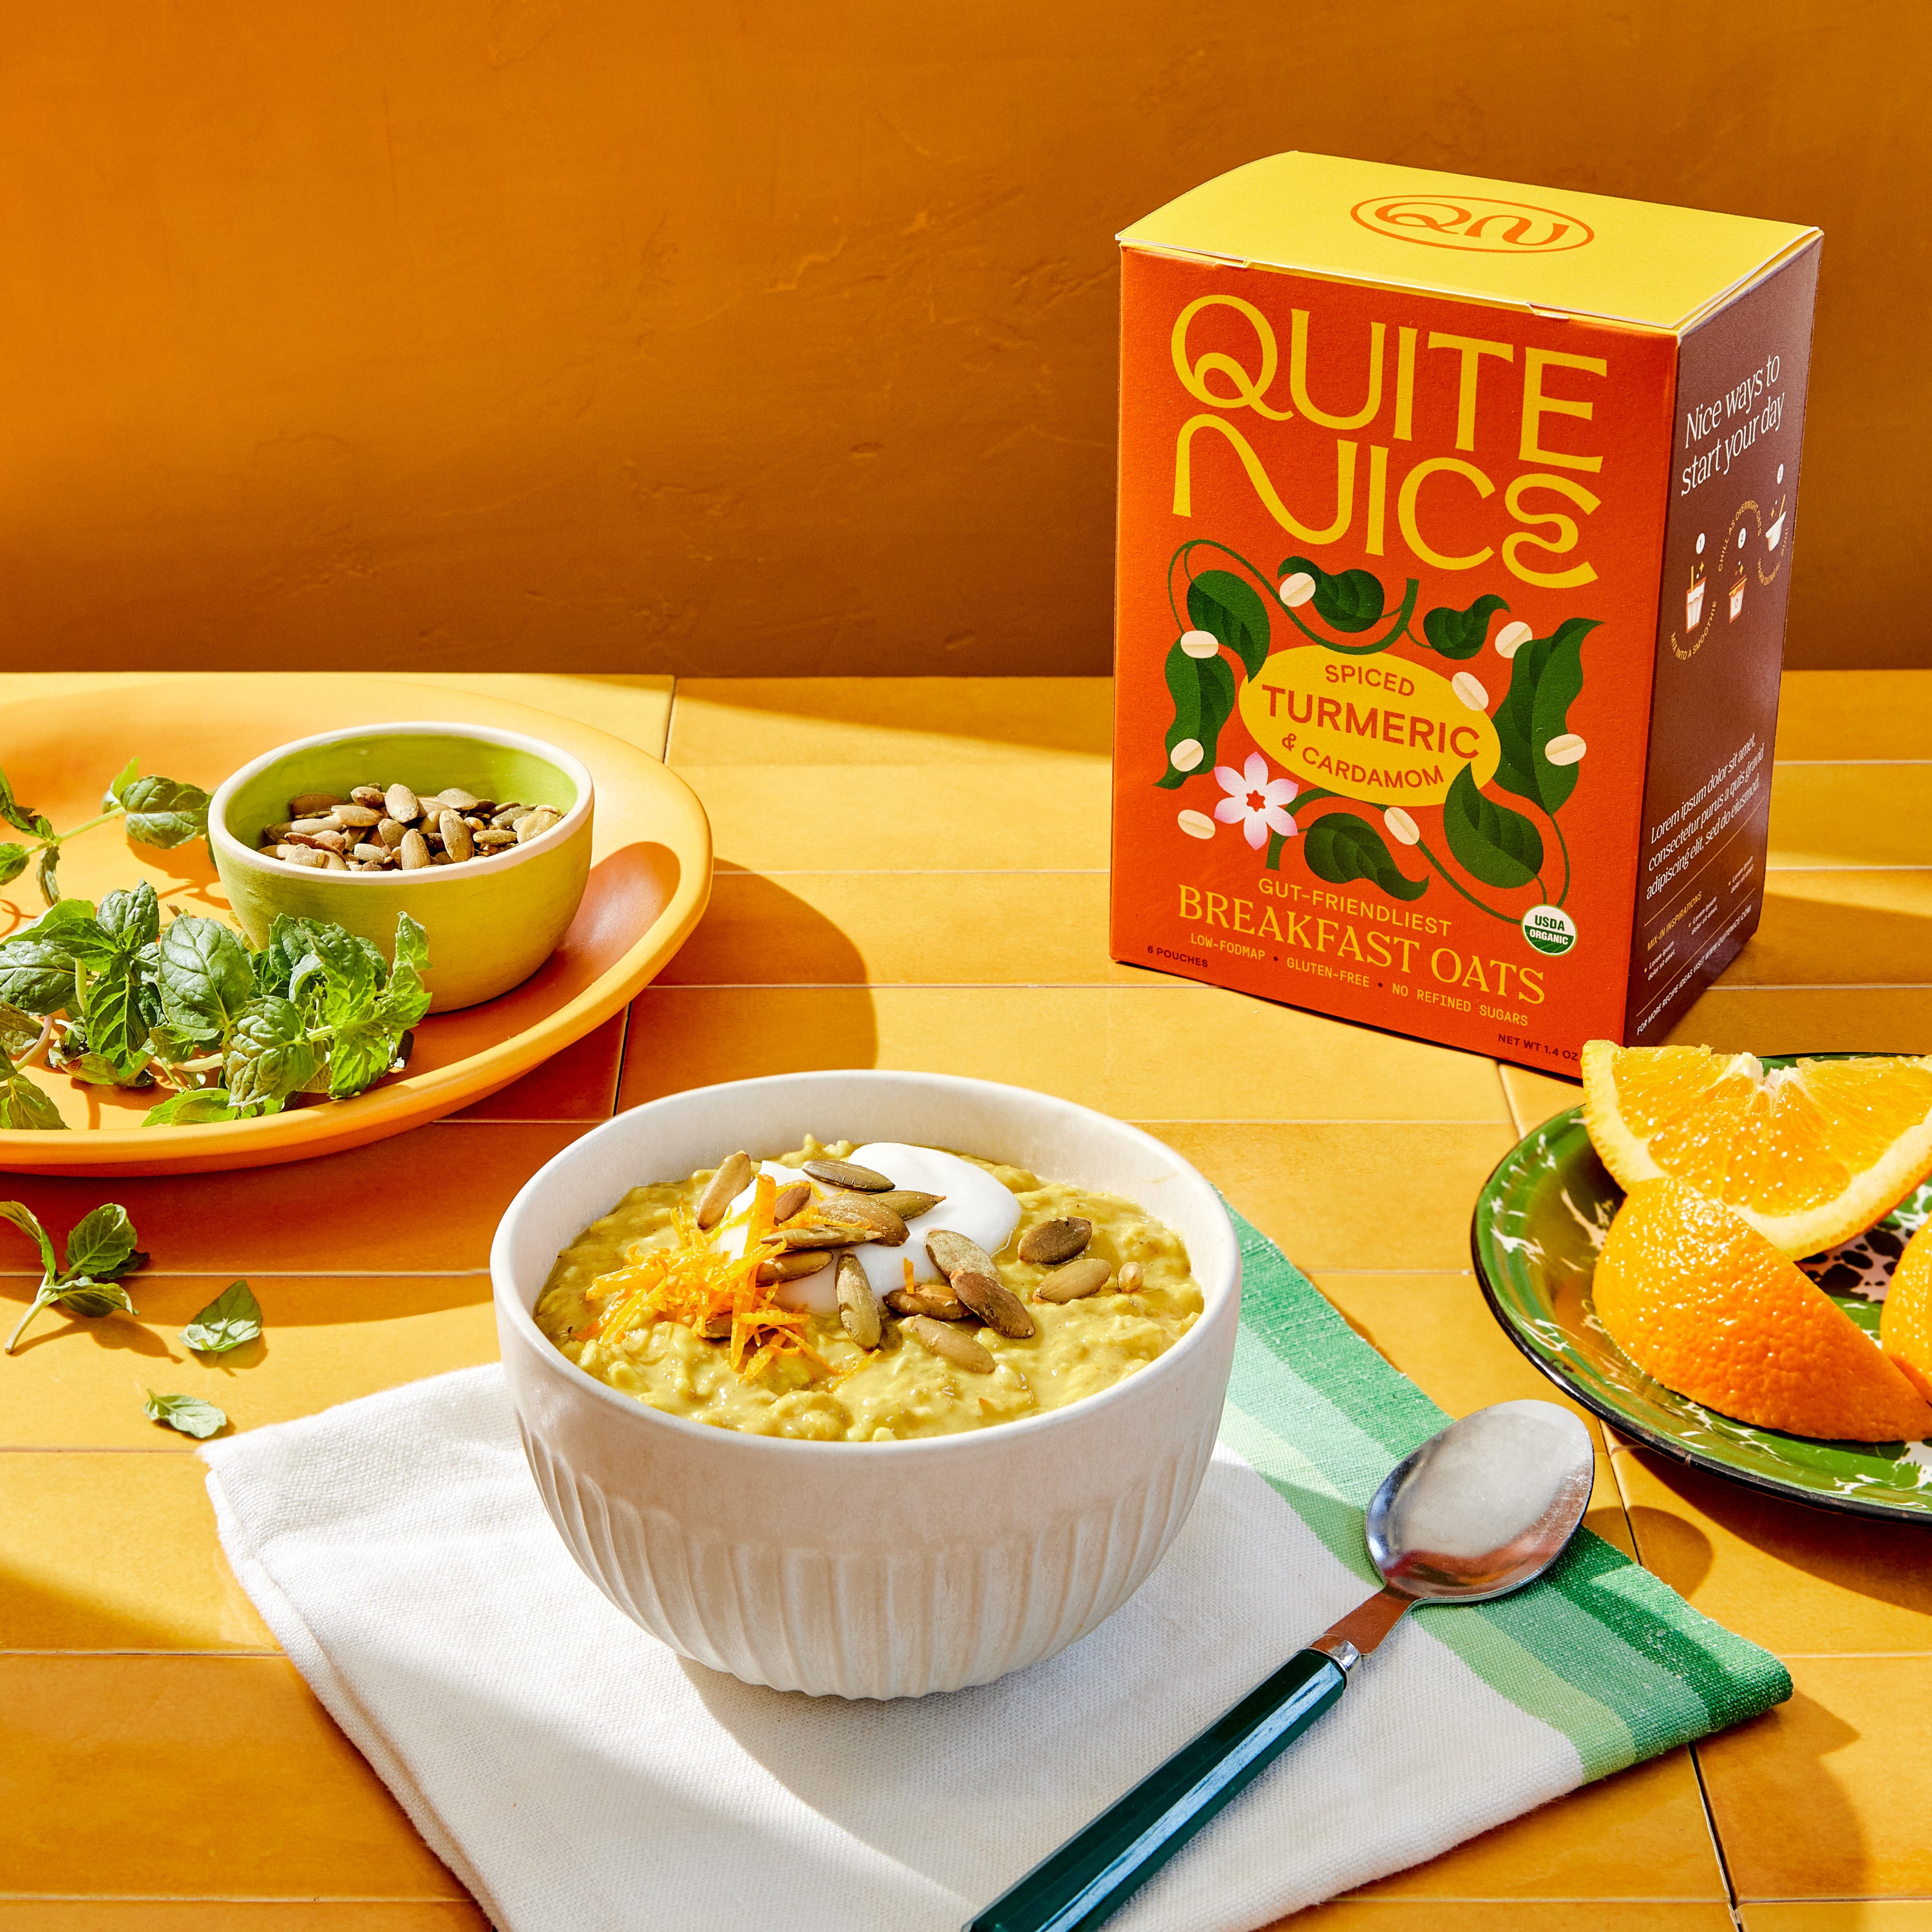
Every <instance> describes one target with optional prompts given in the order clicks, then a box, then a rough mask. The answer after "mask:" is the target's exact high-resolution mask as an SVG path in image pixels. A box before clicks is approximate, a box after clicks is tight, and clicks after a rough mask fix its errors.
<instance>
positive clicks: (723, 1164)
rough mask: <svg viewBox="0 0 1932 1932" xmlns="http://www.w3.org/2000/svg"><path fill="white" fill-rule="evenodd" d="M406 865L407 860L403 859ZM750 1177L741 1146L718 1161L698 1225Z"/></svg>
mask: <svg viewBox="0 0 1932 1932" xmlns="http://www.w3.org/2000/svg"><path fill="white" fill-rule="evenodd" d="M403 863H404V865H407V864H408V863H409V861H408V860H407V859H404V861H403ZM750 1179H751V1156H750V1155H749V1154H746V1153H745V1151H744V1150H743V1149H742V1148H740V1149H739V1151H738V1152H737V1153H736V1154H727V1155H726V1157H724V1160H721V1161H720V1162H719V1163H718V1172H716V1173H715V1174H714V1175H712V1177H711V1178H710V1179H709V1181H707V1182H706V1184H705V1187H704V1192H703V1193H702V1194H700V1196H698V1197H697V1225H698V1226H700V1228H715V1227H716V1226H717V1225H718V1223H719V1222H720V1221H721V1220H724V1211H725V1209H726V1208H728V1207H730V1205H731V1204H732V1202H733V1201H735V1200H736V1199H737V1198H738V1196H739V1195H740V1194H742V1193H743V1192H744V1190H745V1183H746V1182H747V1181H749V1180H750Z"/></svg>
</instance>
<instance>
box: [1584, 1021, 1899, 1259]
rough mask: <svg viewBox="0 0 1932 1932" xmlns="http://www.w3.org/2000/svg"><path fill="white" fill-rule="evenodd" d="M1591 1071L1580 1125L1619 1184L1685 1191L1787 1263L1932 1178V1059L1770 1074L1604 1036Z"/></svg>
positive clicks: (1744, 1062) (1590, 1059) (1752, 1065)
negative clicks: (1732, 1215)
mask: <svg viewBox="0 0 1932 1932" xmlns="http://www.w3.org/2000/svg"><path fill="white" fill-rule="evenodd" d="M1583 1124H1584V1125H1585V1126H1586V1127H1588V1128H1589V1133H1590V1139H1591V1141H1592V1143H1593V1144H1594V1145H1595V1148H1596V1150H1597V1152H1598V1155H1599V1156H1600V1157H1601V1158H1602V1160H1603V1163H1604V1166H1606V1167H1607V1168H1608V1169H1610V1172H1611V1173H1612V1174H1613V1175H1615V1176H1616V1178H1617V1180H1618V1181H1619V1182H1620V1183H1621V1184H1622V1186H1624V1187H1625V1188H1632V1187H1636V1186H1637V1185H1638V1184H1639V1183H1640V1182H1642V1181H1658V1180H1661V1179H1662V1178H1664V1177H1665V1176H1666V1175H1668V1176H1670V1178H1673V1179H1675V1180H1678V1181H1683V1182H1684V1183H1685V1184H1686V1185H1687V1186H1688V1187H1694V1188H1695V1189H1696V1190H1697V1192H1698V1193H1700V1194H1706V1195H1709V1196H1710V1198H1711V1199H1712V1200H1714V1201H1721V1202H1724V1204H1725V1205H1726V1206H1727V1207H1730V1208H1735V1209H1736V1211H1737V1212H1738V1213H1739V1214H1741V1215H1742V1216H1743V1217H1744V1218H1745V1220H1747V1221H1748V1222H1749V1223H1751V1226H1753V1227H1754V1228H1755V1229H1757V1232H1759V1233H1760V1234H1761V1235H1763V1237H1764V1238H1765V1239H1766V1241H1769V1242H1770V1243H1771V1244H1772V1246H1773V1247H1775V1248H1776V1249H1777V1250H1778V1252H1779V1253H1781V1254H1784V1255H1789V1256H1794V1257H1795V1256H1799V1255H1815V1254H1817V1253H1820V1251H1821V1250H1823V1249H1826V1248H1832V1247H1837V1246H1838V1244H1839V1243H1840V1242H1841V1241H1849V1240H1850V1239H1851V1238H1852V1236H1853V1235H1855V1234H1858V1233H1859V1232H1861V1230H1863V1229H1866V1228H1869V1227H1870V1226H1871V1224H1872V1223H1873V1222H1874V1221H1876V1220H1878V1219H1879V1217H1881V1216H1882V1215H1883V1214H1886V1213H1887V1212H1888V1211H1890V1210H1891V1208H1894V1207H1896V1206H1897V1204H1898V1203H1899V1202H1900V1201H1901V1200H1903V1199H1904V1198H1905V1196H1906V1195H1907V1194H1909V1193H1911V1191H1912V1189H1913V1188H1915V1187H1917V1186H1918V1184H1919V1182H1920V1181H1923V1180H1924V1178H1925V1177H1926V1175H1927V1174H1932V1059H1924V1060H1912V1059H1906V1058H1897V1057H1888V1058H1872V1059H1866V1060H1801V1061H1799V1062H1798V1063H1797V1064H1796V1066H1793V1067H1780V1068H1776V1069H1774V1070H1772V1071H1770V1072H1766V1070H1765V1068H1764V1067H1763V1066H1762V1065H1760V1063H1759V1062H1758V1061H1757V1059H1756V1058H1754V1056H1753V1055H1750V1054H1748V1053H1736V1054H1724V1053H1714V1052H1712V1050H1711V1049H1710V1048H1709V1047H1707V1046H1613V1044H1612V1043H1610V1041H1609V1040H1592V1041H1590V1042H1589V1043H1588V1044H1587V1045H1586V1046H1585V1047H1584V1049H1583Z"/></svg>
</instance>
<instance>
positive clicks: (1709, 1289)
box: [1592, 1181, 1932, 1442]
mask: <svg viewBox="0 0 1932 1932" xmlns="http://www.w3.org/2000/svg"><path fill="white" fill-rule="evenodd" d="M1592 1295H1593V1298H1594V1300H1595V1304H1596V1310H1597V1318H1598V1320H1599V1321H1601V1322H1602V1323H1603V1325H1604V1329H1605V1330H1606V1331H1607V1333H1608V1334H1609V1335H1610V1339H1611V1340H1612V1341H1613V1342H1615V1343H1616V1345H1617V1346H1618V1347H1619V1349H1622V1351H1623V1352H1624V1353H1625V1355H1628V1356H1629V1358H1631V1361H1634V1363H1636V1364H1637V1367H1639V1368H1640V1369H1642V1370H1643V1371H1644V1373H1646V1375H1649V1376H1652V1377H1654V1378H1655V1379H1656V1380H1657V1381H1658V1382H1661V1383H1662V1384H1663V1385H1664V1387H1665V1388H1669V1389H1675V1390H1676V1391H1677V1393H1678V1394H1679V1395H1684V1396H1688V1397H1690V1398H1691V1400H1692V1401H1693V1402H1695V1403H1702V1404H1703V1406H1705V1407H1706V1409H1715V1410H1717V1411H1718V1413H1719V1414H1720V1415H1729V1416H1734V1417H1736V1419H1737V1420H1738V1421H1740V1422H1749V1423H1754V1424H1756V1425H1757V1427H1760V1429H1781V1430H1786V1431H1787V1432H1788V1433H1790V1434H1792V1435H1794V1436H1827V1437H1829V1438H1831V1439H1832V1440H1834V1441H1837V1442H1901V1441H1904V1442H1910V1441H1916V1440H1918V1439H1920V1438H1921V1437H1924V1436H1932V1406H1928V1405H1927V1403H1926V1401H1925V1400H1924V1397H1922V1396H1921V1394H1919V1392H1918V1390H1917V1389H1916V1388H1914V1387H1913V1386H1912V1384H1911V1382H1909V1381H1907V1380H1906V1378H1905V1376H1903V1374H1901V1373H1900V1371H1899V1370H1898V1369H1897V1367H1894V1364H1892V1363H1891V1362H1890V1361H1888V1360H1887V1359H1886V1358H1885V1355H1883V1354H1882V1352H1880V1350H1879V1349H1877V1348H1876V1347H1875V1346H1873V1343H1872V1341H1871V1340H1870V1337H1868V1336H1867V1335H1866V1334H1864V1331H1862V1330H1861V1329H1860V1328H1859V1327H1858V1325H1857V1323H1855V1322H1853V1321H1852V1319H1851V1318H1850V1317H1849V1316H1848V1315H1846V1313H1844V1311H1843V1310H1842V1309H1841V1308H1839V1307H1838V1305H1837V1304H1835V1302H1834V1301H1832V1298H1831V1297H1830V1296H1829V1295H1826V1293H1825V1292H1824V1291H1823V1289H1820V1287H1818V1286H1817V1285H1816V1284H1815V1283H1814V1282H1812V1281H1811V1280H1810V1278H1809V1277H1807V1276H1806V1275H1805V1274H1804V1273H1802V1271H1800V1270H1799V1268H1797V1267H1796V1265H1794V1264H1793V1262H1790V1261H1789V1260H1787V1259H1786V1258H1785V1257H1784V1256H1783V1255H1781V1254H1780V1253H1778V1250H1777V1249H1776V1248H1775V1247H1772V1244H1771V1243H1770V1242H1769V1241H1766V1239H1765V1238H1764V1237H1763V1235H1760V1233H1758V1232H1757V1229H1754V1228H1753V1227H1751V1226H1750V1225H1749V1224H1748V1223H1746V1222H1745V1220H1742V1218H1741V1217H1739V1216H1738V1215H1736V1214H1733V1213H1732V1212H1731V1211H1730V1209H1729V1208H1726V1207H1724V1205H1721V1203H1720V1202H1715V1201H1712V1200H1711V1199H1709V1198H1707V1197H1706V1196H1704V1195H1702V1194H1699V1193H1696V1192H1694V1190H1692V1189H1691V1188H1689V1187H1686V1186H1685V1185H1684V1184H1683V1183H1682V1181H1644V1182H1642V1183H1640V1184H1639V1185H1638V1186H1637V1187H1634V1188H1633V1189H1632V1190H1631V1193H1630V1196H1629V1198H1628V1199H1627V1200H1626V1201H1625V1202H1624V1205H1622V1207H1621V1208H1619V1209H1618V1210H1617V1216H1616V1220H1614V1221H1613V1222H1612V1223H1610V1236H1609V1238H1608V1239H1607V1241H1605V1242H1604V1252H1603V1253H1602V1254H1601V1256H1599V1257H1598V1261H1597V1272H1596V1279H1595V1283H1594V1286H1593V1288H1592Z"/></svg>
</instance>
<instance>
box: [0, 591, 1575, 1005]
mask: <svg viewBox="0 0 1932 1932" xmlns="http://www.w3.org/2000/svg"><path fill="white" fill-rule="evenodd" d="M1597 625H1598V619H1596V618H1595V617H1566V618H1565V619H1564V620H1563V622H1562V623H1561V624H1559V625H1557V627H1556V631H1554V633H1553V634H1552V635H1550V636H1549V637H1532V638H1531V639H1530V640H1529V643H1526V644H1525V645H1524V646H1523V647H1522V648H1521V649H1520V650H1519V651H1518V652H1517V654H1516V655H1515V656H1514V658H1512V659H1511V661H1510V688H1509V691H1508V694H1507V695H1506V696H1505V697H1504V699H1503V701H1502V703H1500V704H1499V705H1498V706H1496V718H1495V722H1496V736H1497V738H1498V739H1499V742H1501V745H1502V763H1500V764H1499V765H1498V766H1497V767H1496V783H1497V784H1499V785H1501V786H1502V788H1503V789H1504V790H1505V791H1508V792H1514V793H1515V794H1516V796H1517V797H1518V798H1526V799H1529V802H1531V803H1532V805H1541V806H1542V808H1544V811H1547V812H1550V813H1554V812H1556V810H1557V809H1558V808H1559V807H1560V806H1561V805H1562V804H1563V803H1564V802H1565V800H1566V799H1568V797H1569V796H1570V794H1571V793H1572V792H1573V791H1574V790H1576V788H1577V773H1578V772H1579V771H1580V769H1581V767H1580V766H1577V765H1553V764H1552V763H1550V760H1549V759H1548V758H1547V757H1545V756H1544V746H1545V745H1547V744H1548V743H1549V742H1550V739H1553V738H1560V737H1562V736H1563V735H1564V733H1565V732H1566V731H1568V729H1569V728H1570V727H1569V715H1570V707H1571V705H1572V704H1574V703H1575V702H1576V700H1577V694H1578V693H1579V692H1580V691H1582V690H1583V640H1584V638H1585V637H1586V636H1588V635H1589V633H1590V632H1591V631H1594V630H1595V628H1597ZM6 996H7V995H6V991H5V983H4V982H0V998H5V997H6Z"/></svg>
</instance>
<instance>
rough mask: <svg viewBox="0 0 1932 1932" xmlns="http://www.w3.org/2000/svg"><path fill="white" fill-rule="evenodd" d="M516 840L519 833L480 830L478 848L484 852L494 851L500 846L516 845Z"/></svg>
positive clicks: (477, 837) (477, 836)
mask: <svg viewBox="0 0 1932 1932" xmlns="http://www.w3.org/2000/svg"><path fill="white" fill-rule="evenodd" d="M516 842H517V835H516V834H515V833H514V832H496V831H490V832H478V833H477V835H476V845H477V848H478V850H480V851H484V852H493V851H495V850H497V849H498V848H499V847H502V846H505V845H514V844H515V843H516Z"/></svg>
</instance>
